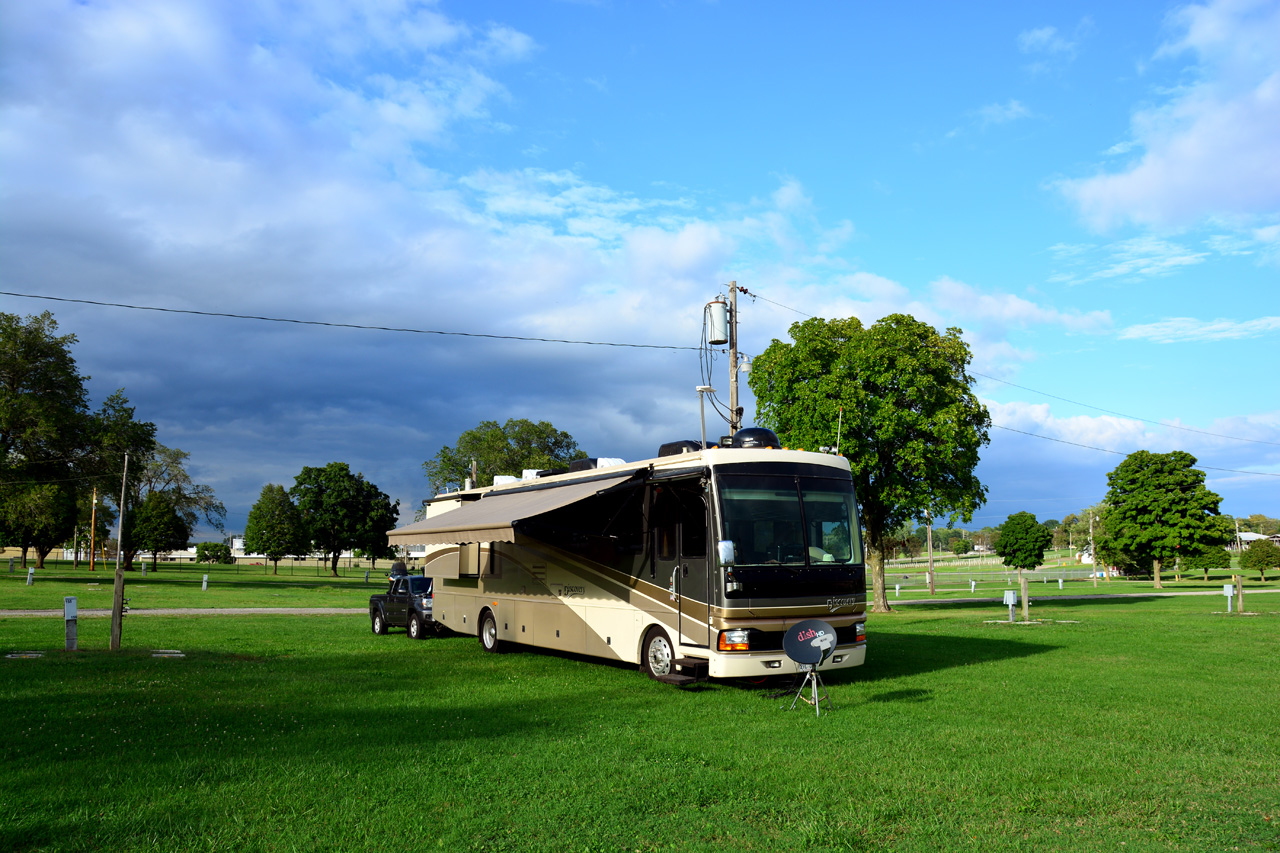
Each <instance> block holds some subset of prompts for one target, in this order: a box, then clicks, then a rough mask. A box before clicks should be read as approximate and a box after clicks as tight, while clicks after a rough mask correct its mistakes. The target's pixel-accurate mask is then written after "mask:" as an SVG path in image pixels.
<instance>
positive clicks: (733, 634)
mask: <svg viewBox="0 0 1280 853" xmlns="http://www.w3.org/2000/svg"><path fill="white" fill-rule="evenodd" d="M747 636H748V632H747V631H746V630H745V629H739V630H734V631H721V632H720V642H719V644H718V648H719V649H720V651H722V652H745V651H747V649H749V648H751V644H750V642H749V640H748V639H747Z"/></svg>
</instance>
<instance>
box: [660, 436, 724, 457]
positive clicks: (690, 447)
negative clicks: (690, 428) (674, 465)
mask: <svg viewBox="0 0 1280 853" xmlns="http://www.w3.org/2000/svg"><path fill="white" fill-rule="evenodd" d="M715 446H716V444H715V442H713V441H709V442H707V449H708V450H710V449H711V448H713V447H715ZM701 449H702V442H700V441H694V440H693V439H691V438H686V439H684V440H683V441H668V442H667V443H666V444H664V445H662V446H660V447H659V448H658V456H659V457H663V456H679V455H680V454H681V453H697V452H698V451H699V450H701Z"/></svg>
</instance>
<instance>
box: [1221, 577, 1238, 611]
mask: <svg viewBox="0 0 1280 853" xmlns="http://www.w3.org/2000/svg"><path fill="white" fill-rule="evenodd" d="M1235 594H1236V588H1235V587H1234V586H1232V585H1231V584H1229V583H1224V584H1223V585H1222V595H1223V597H1225V598H1226V599H1227V612H1228V613H1230V612H1231V599H1232V597H1233V596H1235Z"/></svg>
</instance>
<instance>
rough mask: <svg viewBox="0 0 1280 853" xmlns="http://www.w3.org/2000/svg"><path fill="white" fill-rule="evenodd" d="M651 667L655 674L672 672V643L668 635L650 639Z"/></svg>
mask: <svg viewBox="0 0 1280 853" xmlns="http://www.w3.org/2000/svg"><path fill="white" fill-rule="evenodd" d="M649 669H650V670H651V671H652V672H653V674H654V675H666V674H667V673H669V672H671V644H670V643H668V642H667V638H666V637H661V636H659V637H654V638H653V639H652V640H650V641H649Z"/></svg>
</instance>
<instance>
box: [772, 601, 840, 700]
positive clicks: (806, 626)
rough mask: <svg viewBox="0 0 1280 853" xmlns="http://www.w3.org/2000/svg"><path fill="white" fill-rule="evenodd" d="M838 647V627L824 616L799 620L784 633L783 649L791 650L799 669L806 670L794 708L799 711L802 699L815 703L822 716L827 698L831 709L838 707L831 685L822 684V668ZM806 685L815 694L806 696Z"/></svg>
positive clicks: (790, 655) (787, 651)
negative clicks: (819, 668) (829, 688)
mask: <svg viewBox="0 0 1280 853" xmlns="http://www.w3.org/2000/svg"><path fill="white" fill-rule="evenodd" d="M835 648H836V629H835V628H832V627H831V626H830V625H828V624H827V623H826V622H823V621H822V620H821V619H806V620H804V621H803V622H797V623H796V624H795V625H792V626H791V627H790V628H788V629H787V632H786V633H785V634H783V635H782V650H783V651H784V652H786V653H787V657H789V658H791V659H792V660H793V661H795V662H796V663H797V664H799V667H798V668H799V669H800V671H802V672H803V673H804V679H803V680H802V681H801V682H800V688H799V689H798V690H797V691H796V698H795V699H792V700H791V709H792V710H795V707H796V702H798V701H799V700H801V699H804V701H805V702H807V703H808V704H810V705H812V706H813V710H814V712H815V713H816V714H817V715H818V716H822V700H823V699H826V700H827V707H828V708H830V709H831V710H835V705H834V704H832V702H831V697H830V696H829V695H827V688H826V687H825V686H824V685H823V683H822V677H821V676H820V675H818V667H820V666H822V665H823V664H824V663H826V662H827V658H829V657H831V653H832V652H833V651H835ZM806 688H808V689H809V690H810V692H811V694H812V697H809V696H805V695H804V692H805V689H806Z"/></svg>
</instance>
